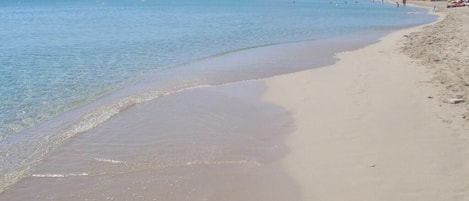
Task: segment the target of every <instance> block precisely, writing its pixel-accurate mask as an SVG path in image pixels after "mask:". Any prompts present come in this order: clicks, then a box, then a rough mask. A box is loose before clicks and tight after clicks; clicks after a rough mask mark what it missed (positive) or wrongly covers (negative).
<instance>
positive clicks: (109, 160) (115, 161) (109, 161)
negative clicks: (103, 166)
mask: <svg viewBox="0 0 469 201" xmlns="http://www.w3.org/2000/svg"><path fill="white" fill-rule="evenodd" d="M94 160H96V161H99V162H103V163H112V164H119V163H125V161H119V160H112V159H107V158H94Z"/></svg>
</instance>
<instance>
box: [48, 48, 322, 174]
mask: <svg viewBox="0 0 469 201" xmlns="http://www.w3.org/2000/svg"><path fill="white" fill-rule="evenodd" d="M305 52H307V51H305ZM296 53H298V52H296ZM300 53H301V52H300ZM308 53H311V52H308ZM292 54H293V53H292ZM303 54H304V53H303ZM303 56H305V57H308V55H306V54H304V55H303ZM289 59H290V60H289V61H291V60H294V59H293V58H289ZM285 63H291V62H285ZM325 67H328V66H325ZM189 91H190V90H189ZM152 102H153V101H152ZM79 137H80V136H79ZM104 160H105V161H106V160H108V159H107V158H105V159H104ZM110 161H113V160H110ZM116 161H117V163H119V162H120V160H116ZM98 162H99V161H98ZM101 162H102V161H101ZM39 175H41V174H39ZM45 175H47V174H45ZM58 180H61V179H60V178H59V179H58ZM129 180H130V179H129Z"/></svg>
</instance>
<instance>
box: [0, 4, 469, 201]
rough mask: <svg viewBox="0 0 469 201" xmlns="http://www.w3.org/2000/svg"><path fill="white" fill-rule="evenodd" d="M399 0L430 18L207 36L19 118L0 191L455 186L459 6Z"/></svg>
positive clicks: (343, 191) (467, 155)
mask: <svg viewBox="0 0 469 201" xmlns="http://www.w3.org/2000/svg"><path fill="white" fill-rule="evenodd" d="M142 2H143V1H142ZM300 3H301V2H298V3H297V5H298V4H300ZM368 3H369V5H372V6H375V8H377V10H375V11H374V12H378V11H379V10H378V9H382V8H379V6H386V9H387V10H382V11H383V12H384V11H386V12H389V13H387V15H392V12H391V11H390V10H389V9H392V11H395V9H394V7H392V6H394V5H393V4H391V5H388V4H377V3H371V2H368ZM408 3H409V4H414V5H418V6H422V7H426V8H431V7H433V6H434V5H436V6H437V8H438V9H437V10H436V12H435V14H437V15H439V16H440V19H439V20H438V21H436V22H433V23H431V24H426V25H422V26H419V27H412V26H413V24H412V23H410V21H411V20H409V23H403V24H401V25H395V26H391V25H390V26H388V27H386V28H382V29H380V30H379V31H376V32H373V31H370V30H368V31H363V32H358V33H355V34H351V35H350V38H328V39H320V40H307V41H297V42H288V43H280V44H273V45H265V46H255V47H250V48H246V49H242V50H239V51H233V52H223V51H222V52H221V53H219V54H217V55H215V56H210V57H207V58H205V57H204V58H201V59H198V60H195V61H192V62H188V63H187V64H184V65H182V66H179V68H174V69H170V70H169V71H162V72H163V73H161V74H158V75H159V76H153V75H152V74H151V73H147V74H148V77H144V78H145V79H142V80H139V81H136V84H135V85H130V87H122V90H120V91H119V90H118V91H117V92H112V93H109V94H107V95H104V96H103V97H101V98H99V99H98V101H94V102H91V103H89V104H85V105H84V106H80V107H77V108H75V109H74V110H75V111H73V110H72V112H70V113H65V115H63V116H60V115H59V116H57V117H55V118H54V119H52V120H49V121H50V122H52V123H51V124H39V126H38V127H31V128H30V129H29V131H30V133H31V134H34V135H37V134H38V133H45V134H44V136H42V135H40V136H39V135H38V136H37V137H36V136H34V138H33V137H31V138H30V141H33V142H34V143H31V144H34V145H35V144H40V145H41V146H40V147H34V146H31V150H32V151H31V152H32V153H34V154H36V155H38V157H32V155H31V158H25V159H23V158H22V157H19V158H20V159H22V160H24V161H27V162H29V161H28V160H31V161H32V162H31V163H26V164H25V165H23V166H24V167H25V168H24V169H22V168H23V166H20V167H21V168H13V169H14V171H11V172H8V174H5V175H6V176H4V177H5V178H6V180H7V179H10V178H12V179H11V181H10V180H8V183H6V184H5V185H4V186H0V187H2V189H0V190H1V191H0V200H5V201H7V200H8V201H11V200H21V201H22V200H168V201H169V200H174V201H179V200H214V201H215V200H216V201H219V200H226V201H228V200H233V201H235V200H237V201H239V200H245V201H248V200H256V201H273V200H278V201H284V200H294V201H296V200H303V201H310V200H321V201H328V200H337V201H339V200H350V201H354V200H357V201H363V200H389V201H397V200H399V201H400V200H409V201H419V200H422V201H423V200H425V201H430V200H435V201H437V200H438V201H441V200H469V171H467V170H469V160H468V159H469V135H468V133H469V117H468V114H469V103H468V101H469V99H468V97H469V89H468V88H469V86H468V83H469V80H468V77H469V76H468V73H469V60H468V59H467V58H469V51H468V50H467V49H469V48H467V46H468V45H469V39H468V38H467V37H465V36H464V34H465V33H467V32H468V31H469V26H467V25H466V24H464V23H463V20H465V19H467V17H468V15H469V8H454V9H446V8H445V5H446V4H445V3H443V2H438V3H435V2H418V1H410V2H408ZM327 5H329V4H327ZM349 5H351V4H349ZM366 5H368V4H366ZM323 6H324V5H323ZM342 6H343V7H344V8H345V6H344V5H342V4H341V5H340V6H339V7H337V8H338V9H342V8H341V7H342ZM360 6H365V4H364V5H360ZM228 7H229V6H228ZM175 8H177V7H175ZM241 8H242V7H241ZM332 8H334V9H335V8H336V6H332ZM197 9H198V8H197ZM295 9H296V8H295ZM327 9H331V8H327ZM346 9H350V10H353V11H354V12H365V10H367V9H366V8H365V7H362V8H360V9H364V10H355V9H356V8H351V7H350V8H346ZM399 9H409V11H410V10H411V9H412V8H399ZM216 10H218V9H216ZM429 10H431V9H429ZM398 11H399V13H401V14H402V13H406V14H407V12H406V10H398ZM179 12H181V11H179ZM218 12H221V11H218ZM418 12H420V11H418ZM418 12H416V13H418ZM429 12H433V11H429ZM150 13H151V12H150ZM235 13H237V12H235ZM268 13H271V11H269V12H268ZM415 15H416V16H417V15H423V13H422V12H420V13H419V14H415ZM235 16H236V15H235ZM247 16H250V15H247ZM367 18H368V17H367ZM230 19H231V18H230ZM246 19H249V17H247V18H246ZM299 19H303V18H299ZM427 19H431V18H427ZM202 21H203V20H202ZM202 21H201V22H202ZM306 21H307V20H305V22H306ZM325 22H326V21H324V23H325ZM422 22H423V21H418V20H417V21H415V22H414V23H417V24H421V23H422ZM185 23H187V22H185ZM363 23H364V24H366V23H365V22H363ZM387 23H389V22H387ZM242 24H243V23H240V26H241V25H242ZM287 24H290V23H287ZM325 24H327V23H325ZM397 24H398V23H397ZM300 25H301V24H300ZM241 27H242V26H241ZM404 27H407V28H404ZM408 27H412V28H408ZM283 28H285V29H286V27H283ZM338 30H340V29H338ZM219 31H220V32H222V33H224V31H223V30H219ZM391 31H392V33H390V32H391ZM368 32H369V33H368ZM181 33H186V32H181ZM222 35H223V34H222ZM260 35H262V34H260ZM150 38H151V37H150ZM234 38H244V35H239V36H238V35H236V36H234ZM377 38H379V41H377ZM220 40H221V39H220ZM176 41H177V40H176ZM222 41H224V40H222ZM231 42H232V43H236V42H235V41H231V40H230V43H231ZM249 43H250V42H249ZM172 44H174V43H172ZM197 44H198V43H197ZM269 44H270V43H269ZM125 45H128V44H127V43H126V44H125ZM136 46H138V44H137V45H136ZM117 47H121V46H116V48H117ZM156 47H157V46H154V47H153V48H156ZM143 49H144V48H143ZM183 50H185V48H181V51H183ZM213 51H215V50H213ZM337 51H339V53H337ZM145 52H147V51H145ZM188 52H190V51H188ZM196 52H197V51H196ZM207 54H208V53H207ZM148 55H150V56H149V57H144V59H141V61H147V60H151V61H153V60H152V58H151V56H152V55H151V54H150V53H148ZM177 55H179V54H175V55H173V56H177ZM114 56H115V57H116V58H120V56H119V55H117V56H116V55H114ZM77 58H78V57H77ZM103 58H106V57H103ZM129 58H133V57H129ZM124 60H125V61H130V59H124ZM117 61H119V60H116V62H117ZM139 61H140V60H139ZM150 63H151V62H150ZM113 65H114V64H112V63H111V64H110V65H109V66H110V67H113ZM90 66H92V65H90ZM125 66H126V65H123V66H122V67H123V68H125ZM305 69H306V70H305ZM292 72H293V73H292ZM141 73H142V72H141ZM103 74H106V73H103ZM143 74H145V73H144V72H143ZM96 79H98V80H99V79H100V78H99V77H98V78H96ZM91 83H92V82H91ZM108 103H109V104H108ZM106 104H107V105H106ZM98 106H103V107H98ZM95 107H96V108H98V109H99V110H98V111H97V112H96V111H95V110H93V109H94V108H95ZM82 110H83V111H82ZM88 110H89V111H91V112H89V111H88ZM67 115H68V116H71V117H72V118H70V117H69V118H64V117H68V116H67ZM101 118H104V120H101ZM75 119H78V120H79V121H78V122H79V123H78V124H73V123H70V122H73V121H72V120H75ZM96 119H97V120H99V121H96ZM62 121H63V122H66V124H64V123H61V122H62ZM68 121H70V122H68ZM55 124H58V125H60V126H62V127H65V128H66V129H65V130H66V131H67V129H68V130H71V131H75V132H65V134H66V135H61V132H62V133H63V130H62V127H57V126H55ZM69 124H70V125H71V126H70V125H69ZM74 125H75V127H73V126H74ZM76 125H78V127H76ZM67 126H69V127H67ZM79 126H84V127H85V128H86V129H81V127H79ZM59 128H60V129H59ZM54 132H56V133H54ZM51 133H52V134H53V135H52V134H51ZM18 136H19V138H20V137H21V135H18ZM26 136H27V135H26ZM36 138H37V139H39V140H36ZM57 139H58V140H57ZM8 142H9V141H8ZM20 142H22V141H20ZM13 147H15V149H14V151H18V153H29V152H28V151H29V150H30V149H21V148H22V147H20V146H13ZM25 150H26V151H25ZM0 153H1V156H4V158H0V159H2V160H3V159H9V158H8V157H10V156H13V155H15V154H16V152H12V153H11V154H10V152H8V153H5V154H4V153H2V152H0ZM36 155H34V156H36ZM19 156H22V155H19ZM28 157H29V155H28ZM5 161H8V160H5ZM13 161H14V160H13ZM5 164H7V163H5ZM13 164H14V165H16V163H13ZM8 167H9V168H11V167H15V166H11V167H10V166H8ZM5 172H6V171H5ZM3 190H4V191H3Z"/></svg>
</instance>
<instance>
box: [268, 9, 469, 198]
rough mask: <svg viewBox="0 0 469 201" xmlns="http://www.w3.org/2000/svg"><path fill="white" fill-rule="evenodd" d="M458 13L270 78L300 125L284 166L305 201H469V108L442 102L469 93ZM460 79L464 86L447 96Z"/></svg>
mask: <svg viewBox="0 0 469 201" xmlns="http://www.w3.org/2000/svg"><path fill="white" fill-rule="evenodd" d="M458 9H460V10H454V11H453V10H451V11H449V12H447V17H446V18H445V19H443V20H442V21H440V22H437V23H434V24H432V25H430V26H426V27H424V28H422V27H418V28H413V29H408V30H403V31H398V32H395V33H393V34H391V35H388V36H386V37H385V38H383V39H382V41H381V42H379V43H377V44H373V45H370V46H368V47H365V48H362V49H359V50H355V51H351V52H345V53H340V54H338V55H337V57H338V58H339V59H340V61H339V62H337V63H336V64H334V65H332V66H327V67H324V68H320V69H313V70H308V71H303V72H299V73H293V74H288V75H281V76H277V77H273V78H269V79H266V80H265V82H266V84H267V92H266V94H265V96H264V99H265V100H267V101H271V102H273V103H276V104H278V105H280V106H283V107H285V108H286V109H287V110H289V111H290V112H291V114H292V116H293V118H294V121H295V125H296V131H295V132H294V133H293V134H292V135H291V136H290V137H289V139H288V140H287V144H288V146H289V147H290V149H291V153H290V154H289V155H288V156H287V157H286V158H285V159H284V161H283V162H284V165H285V167H286V169H287V171H288V172H289V174H290V175H291V176H292V177H293V178H294V179H295V180H296V181H297V182H298V183H299V185H300V188H301V193H302V198H303V200H308V201H309V200H321V201H328V200H337V201H343V200H347V201H354V200H356V201H364V200H367V201H371V200H379V201H384V200H389V201H398V200H409V201H419V200H422V201H430V200H435V201H436V200H438V201H443V200H444V201H448V200H469V123H468V121H467V120H466V119H463V118H462V115H463V113H465V112H467V110H466V109H465V108H467V104H466V103H462V104H448V103H444V102H443V100H444V99H446V98H449V97H453V95H456V94H462V96H463V97H462V98H465V97H467V86H466V87H464V84H462V83H460V82H461V80H463V79H466V81H467V79H468V78H467V76H463V75H461V74H460V73H459V72H467V68H468V64H469V62H468V57H467V56H465V55H468V51H469V50H468V48H466V49H464V47H467V45H468V44H469V43H468V42H467V38H466V39H464V38H463V37H462V36H463V34H464V33H465V34H466V35H467V25H464V26H462V24H463V23H462V20H463V19H464V16H466V15H467V13H468V12H469V8H458ZM463 9H464V10H463ZM440 10H442V9H440ZM462 13H464V14H463V15H462ZM466 19H467V18H466ZM448 21H451V23H450V22H448ZM453 22H454V23H455V24H456V25H452V23H453ZM449 24H451V25H449ZM466 24H467V23H466ZM461 29H463V30H461ZM441 30H444V31H441ZM455 32H457V33H455ZM459 32H462V33H459ZM411 33H412V34H411ZM405 35H407V37H405ZM428 37H443V38H445V39H447V40H445V41H446V42H445V41H440V39H434V40H433V42H434V45H435V46H432V45H431V44H430V45H429V44H427V43H424V42H422V40H426V38H428ZM466 37H467V36H466ZM453 40H455V41H453ZM410 43H412V45H411V44H410ZM463 43H464V44H463ZM455 49H457V50H455ZM404 50H405V51H404ZM403 52H405V53H403ZM409 54H410V55H412V57H413V58H410V57H409V56H408V55H409ZM434 54H436V55H438V58H439V59H438V60H436V59H435V56H434ZM461 57H465V58H461ZM450 58H451V59H450ZM453 58H460V59H459V60H455V59H453ZM458 68H460V69H459V70H458ZM462 68H466V69H462ZM460 75H461V76H460ZM439 79H445V82H444V83H445V84H438V83H439ZM452 83H456V84H454V88H457V89H458V91H455V92H454V93H453V91H452V90H450V91H451V92H447V88H448V87H446V85H447V84H452ZM461 84H462V85H461ZM456 86H457V87H456ZM450 88H453V87H450Z"/></svg>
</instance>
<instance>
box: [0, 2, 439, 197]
mask: <svg viewBox="0 0 469 201" xmlns="http://www.w3.org/2000/svg"><path fill="white" fill-rule="evenodd" d="M0 19H1V20H0V143H1V147H0V162H1V163H0V164H1V165H0V173H2V175H7V176H5V177H2V178H0V187H4V186H7V185H3V184H6V183H8V182H11V181H14V180H16V179H17V178H19V176H18V175H21V174H22V171H23V170H24V169H27V168H28V167H29V166H30V165H31V164H33V163H34V162H36V161H37V160H40V158H42V157H43V156H44V154H46V153H47V150H50V149H53V148H54V146H55V145H57V146H58V145H60V143H61V142H62V141H64V140H65V139H67V137H69V136H73V135H74V134H76V133H79V132H83V131H86V130H89V129H91V128H94V127H95V126H96V125H98V124H100V123H102V122H104V121H106V120H107V119H109V118H110V117H111V116H113V115H116V114H118V113H119V112H120V111H122V110H123V109H125V108H127V107H130V106H133V105H135V104H138V103H141V102H145V101H146V100H150V99H154V98H156V97H159V96H160V95H162V94H167V93H173V92H175V91H178V90H183V89H185V88H188V87H197V86H198V85H205V84H213V83H214V82H212V81H210V80H214V79H217V81H216V82H215V83H217V84H220V83H224V82H230V81H234V80H243V79H253V78H260V77H265V76H271V75H273V74H278V73H285V72H291V71H295V70H299V69H304V68H305V67H304V66H308V65H310V64H311V63H307V62H305V63H304V64H301V65H300V64H299V65H298V66H302V67H297V68H295V67H291V65H287V64H290V63H291V61H284V63H282V61H283V60H282V61H279V62H275V63H272V65H264V67H262V68H258V69H255V70H252V68H251V66H252V63H249V62H248V63H249V64H248V63H246V65H245V66H244V67H243V68H238V67H239V66H242V65H241V64H243V61H241V60H238V62H239V63H240V65H238V66H233V65H231V66H230V67H228V66H229V65H223V61H221V62H220V61H218V62H216V65H213V64H211V63H210V62H205V63H204V62H203V60H202V62H201V61H200V60H201V59H203V58H207V57H214V56H216V55H220V54H224V53H226V52H234V51H238V50H243V49H252V48H254V47H261V46H268V45H272V44H281V43H288V42H294V41H307V40H311V41H325V40H326V39H327V40H330V39H331V38H334V40H336V41H341V40H342V41H347V40H349V39H350V40H352V39H353V38H355V37H359V36H360V35H366V34H369V33H370V32H380V31H386V30H393V29H398V28H402V27H407V26H412V25H416V24H422V23H425V22H429V21H431V20H433V19H434V17H430V16H428V15H425V14H423V11H422V10H420V9H416V8H409V7H407V8H405V9H396V8H395V6H394V5H392V4H381V3H372V2H369V1H358V3H357V4H355V3H353V2H352V1H349V2H347V4H346V3H345V2H344V1H333V2H332V3H329V2H328V1H326V0H297V1H296V2H295V3H293V2H292V1H289V0H255V1H252V0H219V1H215V0H191V1H189V0H176V1H169V2H168V1H163V0H145V1H136V0H113V1H111V0H93V1H91V0H90V1H86V0H85V1H79V2H78V1H60V0H44V1H40V0H36V1H35V0H14V1H13V0H11V1H9V0H6V1H1V2H0ZM326 46H327V45H324V44H321V45H318V49H317V54H316V52H312V53H311V57H313V60H314V55H316V56H317V55H320V53H321V50H322V49H321V47H326ZM261 49H262V48H261ZM261 51H264V50H261ZM238 54H242V53H238ZM251 55H254V56H250V57H239V58H244V59H245V58H249V60H255V59H258V58H257V57H258V56H259V54H257V53H254V54H251ZM317 57H318V58H317V59H318V60H319V59H320V57H319V56H317ZM266 60H267V59H266ZM230 61H233V59H232V60H230ZM298 62H299V61H298ZM230 63H232V62H230ZM275 65H277V66H275ZM188 66H189V67H188ZM207 66H210V68H207ZM269 66H270V67H269ZM272 66H275V68H271V67H272ZM228 68H229V69H228ZM236 69H242V70H238V71H236ZM225 71H226V72H225ZM214 72H216V73H214ZM223 73H225V74H230V76H236V79H225V78H224V77H222V78H221V77H220V76H219V75H221V74H223ZM192 74H200V75H204V76H202V77H198V78H194V77H191V75H192ZM194 80H195V81H194ZM135 83H137V84H135ZM163 85H164V86H163ZM163 88H164V89H165V90H161V89H163ZM148 89H152V90H148ZM155 89H156V90H155ZM116 91H119V92H116ZM102 97H106V98H104V99H107V100H106V101H101V102H100V101H98V100H102V99H103V98H102ZM103 105H104V106H103ZM82 107H85V108H86V109H82ZM72 110H78V111H81V110H82V111H83V112H76V113H73V112H70V111H72ZM85 114H88V115H85ZM83 115H85V116H83ZM54 117H55V118H54ZM64 117H66V118H64ZM64 119H65V120H64ZM77 122H78V123H77ZM33 127H34V129H32V131H31V130H28V128H33ZM39 138H40V139H42V141H40V140H39ZM23 141H24V142H23ZM33 142H38V143H33ZM23 163H24V164H23ZM12 170H20V171H19V172H17V173H12V172H11V171H12ZM12 178H13V179H12ZM1 190H2V189H0V191H1Z"/></svg>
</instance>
